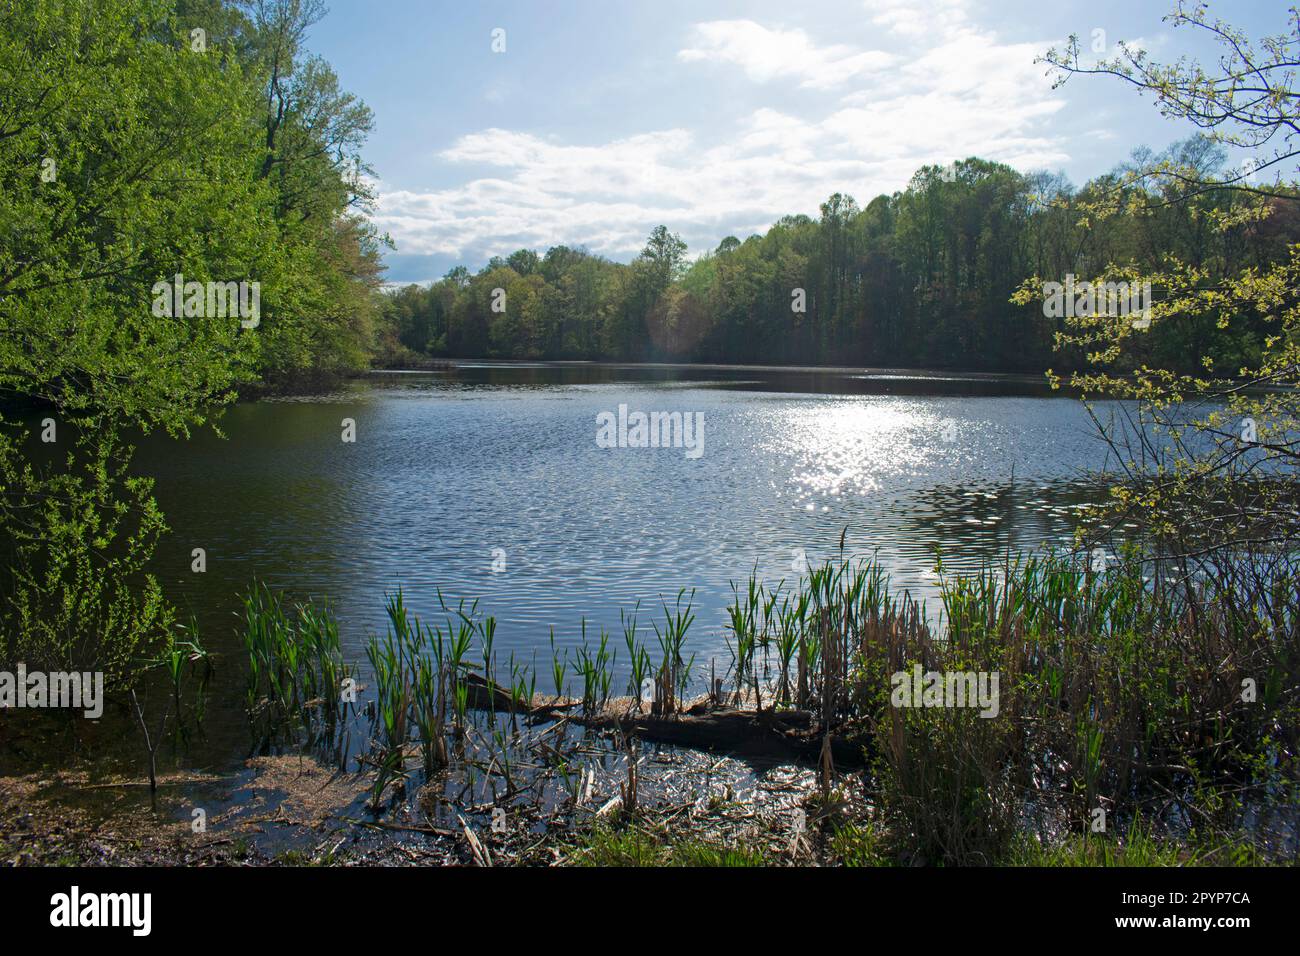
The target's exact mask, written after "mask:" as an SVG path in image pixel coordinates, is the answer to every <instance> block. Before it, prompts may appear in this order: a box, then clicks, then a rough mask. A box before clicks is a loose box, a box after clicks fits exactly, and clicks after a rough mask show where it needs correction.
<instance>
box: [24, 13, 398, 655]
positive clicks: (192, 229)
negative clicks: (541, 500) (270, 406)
mask: <svg viewBox="0 0 1300 956" xmlns="http://www.w3.org/2000/svg"><path fill="white" fill-rule="evenodd" d="M0 12H2V13H3V20H4V30H3V31H0V102H2V103H3V104H4V109H3V111H0V235H3V236H4V237H5V238H4V241H3V242H2V243H0V403H2V405H0V412H3V413H4V414H3V416H2V417H0V540H3V541H4V542H5V545H6V547H5V551H6V553H5V554H3V555H0V560H3V561H5V562H6V565H5V567H4V569H3V572H2V573H3V575H4V578H3V580H4V583H5V585H6V586H5V588H4V591H3V593H2V594H0V602H2V603H0V622H3V624H4V626H5V638H4V640H5V642H6V646H5V649H4V653H5V654H6V656H8V657H10V658H12V657H13V656H14V655H17V656H19V657H25V658H26V659H27V660H28V663H30V664H32V665H35V664H36V663H37V662H38V661H39V662H41V663H45V664H48V665H50V666H53V665H54V664H55V663H57V662H63V663H65V664H71V663H74V662H75V663H77V664H79V665H81V666H83V667H91V666H94V667H96V668H98V669H105V670H109V671H111V672H112V674H113V676H114V677H115V678H126V677H127V676H128V672H129V671H130V670H131V668H132V666H133V664H134V663H144V662H145V659H146V658H148V657H150V656H151V655H153V654H154V653H155V652H156V650H157V648H155V647H153V645H154V644H155V643H156V642H159V641H164V642H165V638H166V632H167V630H168V628H170V627H171V626H172V624H173V618H174V614H173V612H172V610H171V609H170V608H168V607H167V606H166V604H165V602H164V601H163V599H162V597H161V595H160V593H159V590H158V586H157V584H156V582H154V580H153V579H152V578H150V577H148V576H145V575H144V574H143V569H144V567H145V566H146V564H147V562H148V560H149V557H150V556H151V554H152V553H153V549H154V545H155V543H156V541H157V539H158V536H159V535H160V534H161V533H162V532H163V530H164V524H163V519H162V516H161V515H160V514H159V513H158V510H157V508H156V506H155V504H154V502H153V500H152V498H151V497H150V493H149V489H150V486H149V482H148V481H147V480H146V479H144V478H142V477H128V475H127V472H126V467H125V463H126V462H127V461H128V460H129V458H130V449H129V447H123V444H124V443H121V442H118V440H117V436H119V435H125V434H127V433H128V430H131V433H134V430H136V429H139V430H143V431H149V430H152V429H154V428H163V429H166V430H167V431H169V432H171V433H173V434H186V433H188V432H189V431H190V430H191V429H192V428H194V427H197V426H200V425H203V424H204V423H205V422H207V421H209V420H210V419H211V418H212V417H213V414H214V412H216V411H218V410H219V409H220V407H221V406H222V405H223V404H225V403H227V402H229V401H230V400H231V399H233V398H234V396H235V394H236V392H237V391H239V390H245V391H247V390H253V389H257V388H276V387H282V386H284V385H285V384H287V383H293V382H296V381H300V380H304V379H318V378H328V377H337V376H339V375H343V374H347V373H348V372H351V371H355V370H357V369H360V368H363V367H364V366H365V365H366V363H367V361H368V358H369V355H370V353H371V351H372V349H373V346H374V334H375V330H374V327H373V319H374V315H375V296H374V292H375V289H376V287H377V283H378V275H379V272H380V266H379V250H380V248H381V246H382V244H383V242H384V241H385V240H384V239H382V238H381V237H378V236H376V235H375V233H374V231H373V230H372V229H371V228H370V226H369V225H368V224H367V223H366V222H365V221H364V220H363V219H361V218H360V217H359V216H358V214H357V213H358V210H359V209H364V207H365V205H366V203H367V202H368V200H369V198H370V197H369V193H368V192H367V190H366V187H365V186H364V179H363V176H364V174H365V173H367V172H368V170H367V168H366V167H365V166H364V164H363V163H362V162H361V159H360V156H359V149H360V146H361V143H362V142H363V140H364V138H365V135H366V133H367V132H368V131H369V129H370V125H371V116H370V112H369V110H367V109H366V107H365V106H364V105H363V104H361V103H359V102H357V101H356V100H355V98H353V97H352V96H351V95H349V94H347V93H345V92H343V91H341V90H340V89H339V87H338V80H337V77H336V76H335V75H334V73H333V72H332V70H331V69H330V68H329V66H328V65H327V64H325V63H323V62H322V61H320V60H319V59H315V58H312V57H310V56H308V55H307V54H306V53H305V52H304V51H303V50H302V48H301V41H302V38H303V36H304V34H305V32H306V29H307V27H309V26H310V25H311V24H312V23H313V22H315V21H316V20H317V19H319V17H320V15H321V13H322V8H321V6H320V4H319V3H318V2H316V0H269V2H267V3H263V4H257V5H255V6H249V5H247V4H242V3H236V2H218V0H48V2H47V0H4V2H3V3H0ZM195 29H201V30H202V31H203V32H202V33H194V32H192V31H194V30H195ZM178 274H179V275H182V276H183V277H184V280H185V281H186V282H199V283H206V282H216V283H222V284H225V283H232V282H233V283H239V282H246V283H249V284H250V285H251V284H252V283H257V284H258V288H259V292H260V295H259V299H260V308H259V315H258V316H257V318H258V319H259V320H260V321H259V323H258V324H257V325H256V326H255V327H246V326H243V325H242V324H241V322H240V319H241V318H252V316H247V315H234V314H226V315H217V316H214V315H204V316H196V315H193V314H191V315H188V316H183V315H179V314H178V315H175V316H173V315H170V314H169V313H170V311H171V310H166V311H165V312H163V314H156V313H158V312H159V311H161V310H160V309H158V308H156V306H157V305H158V298H159V297H158V295H157V293H156V292H155V291H154V289H155V284H156V283H159V282H164V283H170V282H171V281H172V279H173V277H174V276H176V275H178ZM205 304H206V303H205ZM205 311H206V310H205ZM226 311H227V313H229V310H226ZM32 409H36V410H38V411H39V412H41V413H44V414H47V415H48V416H49V417H51V418H53V419H54V421H55V423H56V425H57V427H58V428H59V429H61V430H62V434H63V435H64V436H67V435H70V434H73V433H75V434H76V435H78V436H81V437H79V438H77V439H76V441H71V442H70V441H69V439H68V438H66V437H64V438H61V439H60V440H59V441H58V442H56V445H55V447H56V448H58V449H60V451H62V449H64V448H66V447H67V446H68V445H69V444H72V445H74V446H75V447H74V450H73V451H72V452H70V453H65V454H61V455H60V456H57V457H56V458H55V460H54V461H53V462H50V461H46V460H43V458H41V457H40V456H36V455H33V454H32V453H31V452H30V450H29V446H28V444H27V437H28V431H29V428H30V417H31V415H30V413H31V411H32ZM11 410H14V411H16V414H9V412H10V411H11ZM86 436H91V437H86ZM133 587H134V588H137V590H136V591H135V592H134V593H133V592H132V588H133ZM141 655H143V657H141ZM136 658H140V659H139V660H135V659H136Z"/></svg>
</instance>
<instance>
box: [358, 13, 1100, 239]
mask: <svg viewBox="0 0 1300 956" xmlns="http://www.w3.org/2000/svg"><path fill="white" fill-rule="evenodd" d="M868 8H869V9H868V15H869V16H874V17H878V18H883V20H882V25H886V26H888V27H889V28H890V29H891V30H893V31H894V32H896V33H897V34H898V35H899V36H898V39H897V40H896V46H897V48H898V49H897V53H896V54H889V55H890V56H896V57H897V62H896V65H895V66H894V67H892V68H891V69H890V70H889V71H888V72H887V73H879V72H878V71H877V64H878V63H879V62H880V54H879V53H878V51H862V50H855V49H854V48H851V47H848V46H845V45H835V46H824V47H818V46H817V45H816V44H815V43H813V41H812V40H810V39H809V38H808V37H807V36H806V35H805V34H804V33H803V32H802V31H797V30H795V31H790V30H779V29H769V28H766V27H763V26H761V25H759V24H756V23H752V22H751V21H726V22H725V23H724V24H722V26H725V29H722V26H720V25H719V24H718V23H706V24H700V25H698V26H697V28H696V29H695V31H694V32H693V33H692V34H691V35H692V37H693V41H692V42H693V43H694V45H692V46H688V47H686V48H685V49H683V50H682V51H681V52H680V53H679V54H678V55H679V57H680V58H681V59H682V60H684V61H686V62H702V61H709V62H721V63H726V64H731V65H732V66H733V67H737V68H739V69H741V70H742V71H744V74H745V75H746V76H748V77H750V78H751V79H752V80H754V81H755V82H756V83H773V82H774V81H777V80H784V81H785V82H786V84H787V86H789V85H794V86H796V87H798V88H811V89H815V90H818V91H820V97H821V105H820V107H813V108H806V107H801V108H800V112H801V114H802V115H801V116H793V115H791V114H790V113H789V112H788V111H786V110H781V109H776V108H773V107H771V106H765V107H760V108H757V109H753V110H751V111H750V112H749V113H748V114H747V115H745V116H743V117H741V118H739V119H738V120H737V121H736V124H735V125H734V126H733V127H730V128H725V129H701V130H698V131H693V130H688V129H680V128H678V129H665V130H657V131H652V132H646V133H642V134H639V135H635V136H630V137H626V138H622V139H614V140H610V141H606V142H597V143H589V144H583V145H579V144H572V143H563V142H558V141H555V140H553V139H546V138H542V137H539V136H536V135H532V134H529V133H524V132H518V131H511V130H504V129H486V130H482V131H479V132H475V133H472V134H469V135H466V136H462V137H460V138H459V139H457V140H455V141H454V142H453V143H452V144H451V145H450V147H448V148H447V149H445V150H444V151H443V152H442V153H440V154H439V158H440V159H441V160H443V161H445V162H448V163H453V164H462V163H464V164H474V165H476V166H481V167H487V168H489V169H491V171H492V172H491V174H490V175H483V176H480V177H478V178H473V179H470V180H469V181H467V182H465V183H464V184H462V185H458V186H455V187H452V188H449V189H444V190H437V191H431V192H414V191H404V190H391V189H387V188H383V187H381V189H380V199H379V212H378V215H377V217H376V220H377V223H378V224H379V225H380V227H381V228H383V229H386V230H388V231H389V232H391V233H392V235H393V236H394V238H395V239H396V240H397V243H398V251H399V252H401V253H405V254H425V255H446V256H450V257H454V258H456V259H458V260H464V261H468V262H471V263H474V262H481V261H483V260H485V259H486V258H487V257H489V256H491V255H497V254H504V253H508V252H510V251H513V250H514V249H517V248H519V247H521V246H528V247H531V248H539V249H544V248H546V247H547V246H550V245H554V244H559V243H564V244H568V245H586V246H587V247H588V248H590V249H592V250H593V251H595V252H600V253H603V254H606V255H610V256H613V257H616V258H626V257H628V256H630V255H632V254H634V253H635V252H636V251H637V250H639V249H640V248H641V246H642V245H643V244H644V241H645V237H646V235H647V234H648V233H649V231H650V229H651V228H653V227H654V226H655V225H657V224H659V223H664V224H666V225H667V226H668V227H669V228H670V229H673V230H674V231H678V232H680V233H681V234H682V236H683V237H684V238H685V239H686V240H687V241H688V242H689V243H690V244H691V247H692V251H693V252H698V251H700V250H701V249H703V248H712V247H713V246H714V245H715V244H716V243H717V242H718V240H719V239H721V238H722V237H723V236H725V235H727V234H728V233H734V234H736V235H739V236H741V237H742V238H743V236H745V235H747V234H748V233H749V232H751V231H755V230H758V229H762V228H765V227H766V226H767V225H770V224H771V223H772V222H773V221H775V220H776V219H777V218H778V217H780V216H782V215H785V214H788V213H807V214H810V215H816V214H817V211H818V204H819V203H820V202H822V201H823V200H824V199H825V198H826V197H827V196H829V195H830V194H831V193H832V192H837V191H838V192H846V193H849V194H850V195H852V196H854V197H855V198H857V199H858V200H859V202H862V203H866V202H868V201H869V200H871V199H872V198H874V197H875V196H876V195H879V194H880V193H890V192H893V191H895V190H897V189H901V188H903V187H904V186H905V185H906V183H907V181H908V179H909V178H910V177H911V175H912V174H913V173H914V172H915V171H916V170H917V169H918V168H919V167H920V166H922V165H927V164H943V163H947V162H950V161H952V160H955V159H962V158H965V157H967V156H980V157H983V158H986V159H992V160H997V161H1001V162H1006V163H1008V164H1010V165H1012V166H1015V167H1016V168H1019V169H1026V170H1027V169H1032V168H1042V167H1050V166H1058V165H1061V164H1062V163H1064V162H1066V161H1067V160H1068V158H1069V157H1068V154H1067V152H1066V147H1067V145H1068V143H1069V142H1070V138H1071V137H1073V136H1077V135H1080V134H1078V133H1077V132H1075V131H1074V129H1072V128H1070V126H1073V127H1077V124H1070V126H1067V125H1066V124H1063V123H1061V122H1059V121H1058V120H1057V117H1058V115H1059V113H1058V111H1059V110H1060V109H1061V108H1062V106H1063V105H1064V101H1063V100H1062V99H1061V98H1060V97H1059V96H1057V95H1055V94H1053V93H1052V92H1051V89H1050V81H1049V80H1048V79H1047V78H1046V77H1045V76H1044V75H1043V67H1042V66H1041V65H1035V64H1034V62H1033V60H1034V57H1035V55H1037V54H1039V53H1041V52H1042V51H1043V50H1044V49H1046V48H1047V46H1048V45H1050V44H1049V43H1048V42H1046V41H1045V42H1043V43H1026V44H1007V43H1003V42H1000V41H999V40H998V37H997V35H996V34H995V33H993V32H992V31H988V30H981V29H978V28H976V27H974V26H972V25H970V23H969V22H968V21H967V20H966V18H965V17H964V10H965V4H964V2H963V0H930V2H929V3H922V6H921V9H922V13H923V14H924V16H919V15H917V14H916V13H915V12H914V11H915V10H916V9H917V8H916V6H915V4H914V3H911V2H909V3H908V4H906V5H904V4H902V3H894V2H892V0H884V2H881V0H875V2H872V3H869V4H868ZM925 16H928V17H931V18H935V17H938V18H940V19H941V21H942V22H941V24H940V25H938V26H933V28H932V29H928V30H927V29H921V27H922V25H924V23H926V22H931V21H927V20H926V19H925ZM738 25H739V26H738ZM792 51H793V52H792ZM850 80H852V81H853V82H852V84H851V85H850V84H849V82H848V81H850Z"/></svg>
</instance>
